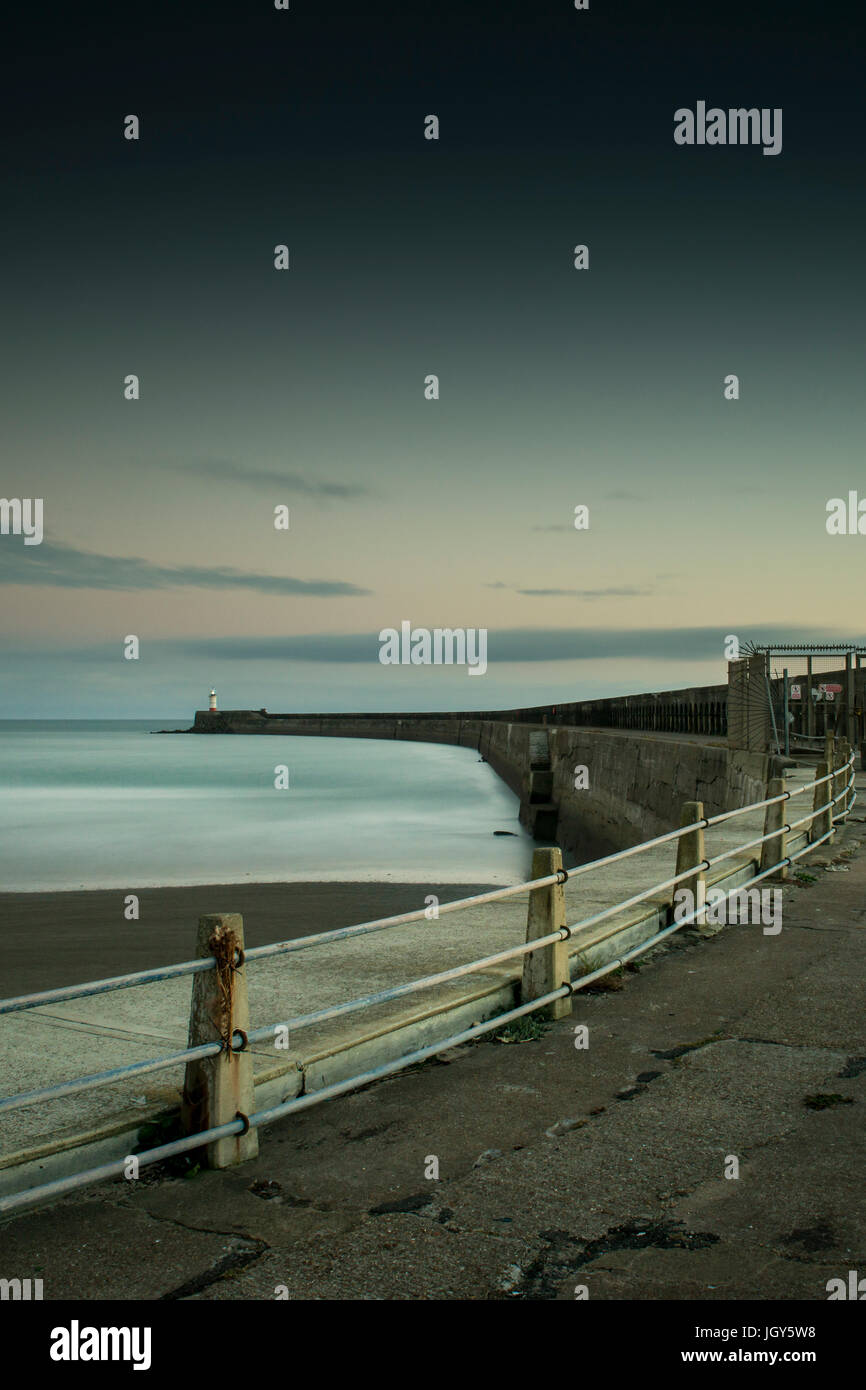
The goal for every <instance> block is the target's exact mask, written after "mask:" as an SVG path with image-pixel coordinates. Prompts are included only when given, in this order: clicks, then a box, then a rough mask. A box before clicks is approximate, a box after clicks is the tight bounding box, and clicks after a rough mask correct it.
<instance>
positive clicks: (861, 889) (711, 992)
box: [2, 775, 866, 1300]
mask: <svg viewBox="0 0 866 1390" xmlns="http://www.w3.org/2000/svg"><path fill="white" fill-rule="evenodd" d="M857 780H858V783H859V784H861V785H862V783H863V782H864V780H866V779H864V778H863V777H862V776H860V775H858V779H857ZM861 797H862V791H861ZM863 814H864V808H863V803H862V800H861V802H859V803H858V804H857V806H855V810H854V815H853V819H852V822H851V824H850V825H849V826H848V827H847V828H846V829H845V830H844V831H842V832H841V833H840V834H838V835H837V838H836V840H835V842H834V843H833V844H832V845H830V846H822V847H820V848H819V849H818V850H817V851H815V852H814V853H813V854H812V855H810V856H807V857H806V858H805V859H804V860H801V861H800V864H799V866H798V870H799V871H800V872H801V874H802V875H803V879H802V881H794V882H792V883H790V884H788V885H787V886H785V888H784V890H783V929H782V931H781V932H780V933H779V934H778V935H777V936H765V935H764V934H763V933H762V932H761V930H760V928H759V927H756V926H751V925H740V926H729V927H725V928H724V929H723V930H721V931H720V932H719V933H718V934H717V935H715V936H713V937H711V938H709V939H701V938H699V937H698V935H697V933H695V932H692V931H688V930H686V931H685V932H683V933H680V934H677V935H675V936H674V937H673V938H671V939H670V941H669V944H667V945H664V946H662V947H659V948H656V950H655V951H654V952H653V953H652V956H651V957H649V958H647V959H646V960H645V961H644V962H643V963H642V964H641V965H640V968H639V970H637V971H634V972H629V973H627V974H626V976H625V978H624V983H623V987H622V988H621V989H620V990H604V991H600V992H597V993H593V994H592V995H584V994H581V995H578V996H577V997H576V999H575V1013H574V1016H573V1018H572V1019H566V1020H563V1021H561V1022H559V1023H556V1024H553V1025H549V1026H548V1028H547V1029H546V1031H545V1032H544V1034H543V1036H542V1037H540V1038H538V1039H537V1040H535V1041H527V1042H522V1043H512V1044H511V1045H504V1044H502V1043H497V1042H493V1041H481V1042H478V1043H475V1044H472V1045H469V1046H465V1047H462V1048H460V1049H458V1050H456V1051H455V1052H451V1053H446V1054H445V1055H444V1056H442V1057H441V1058H440V1059H438V1060H437V1061H433V1062H430V1063H427V1064H424V1065H423V1066H421V1067H418V1068H415V1069H413V1071H411V1072H410V1073H408V1074H404V1075H401V1076H397V1077H394V1078H391V1079H388V1080H386V1081H383V1082H380V1083H378V1084H376V1085H374V1086H372V1087H370V1088H368V1089H367V1090H365V1091H363V1092H361V1093H356V1094H352V1095H349V1096H346V1097H343V1098H340V1099H338V1100H335V1101H332V1102H328V1103H327V1104H325V1105H322V1106H321V1107H316V1108H313V1109H312V1110H308V1111H305V1112H304V1113H302V1114H299V1115H296V1116H293V1117H290V1118H288V1119H287V1120H285V1121H282V1122H280V1123H278V1124H276V1125H274V1126H273V1127H272V1128H270V1129H268V1130H266V1131H264V1132H263V1134H262V1148H261V1153H260V1156H259V1158H258V1159H257V1160H255V1161H254V1162H252V1163H250V1164H246V1165H243V1166H242V1167H239V1168H235V1169H228V1170H224V1171H221V1172H204V1173H200V1174H199V1175H198V1176H196V1177H195V1178H193V1179H190V1180H184V1179H180V1178H170V1177H166V1176H165V1175H160V1174H147V1172H146V1170H145V1172H144V1173H143V1175H142V1177H141V1179H140V1180H139V1181H138V1182H134V1183H125V1182H123V1181H118V1182H114V1183H111V1184H104V1185H102V1186H101V1187H100V1188H97V1189H94V1190H91V1191H88V1192H84V1193H80V1194H76V1195H75V1196H72V1197H69V1198H67V1199H65V1200H64V1201H63V1202H61V1203H60V1204H58V1205H55V1206H54V1207H53V1208H51V1209H50V1210H48V1211H45V1212H41V1213H40V1212H34V1213H31V1214H27V1215H22V1216H19V1217H17V1218H15V1219H11V1220H9V1221H7V1222H5V1223H4V1225H3V1230H2V1240H3V1249H4V1262H5V1263H6V1264H8V1266H9V1269H10V1270H14V1272H15V1273H16V1274H18V1275H20V1276H21V1277H24V1276H26V1275H38V1276H40V1277H42V1278H43V1279H44V1281H45V1297H46V1298H47V1299H51V1298H79V1299H95V1298H122V1299H159V1298H170V1299H171V1298H186V1297H189V1298H204V1299H274V1298H275V1297H277V1295H278V1293H279V1294H281V1295H282V1296H285V1294H284V1293H283V1291H285V1293H287V1294H288V1296H289V1297H290V1298H292V1299H299V1298H320V1299H327V1298H338V1299H420V1300H427V1299H454V1298H471V1299H507V1298H517V1299H521V1298H522V1299H527V1300H537V1299H542V1300H546V1299H566V1300H572V1299H573V1298H574V1297H575V1288H576V1286H578V1285H582V1286H585V1287H586V1289H587V1291H588V1294H589V1297H590V1298H592V1299H633V1298H640V1299H658V1298H663V1299H664V1298H668V1299H681V1298H697V1299H706V1300H714V1299H730V1298H751V1299H766V1300H774V1299H807V1300H823V1299H826V1297H827V1293H826V1283H827V1280H828V1279H831V1278H843V1279H846V1278H847V1276H848V1271H849V1270H859V1272H860V1275H861V1276H862V1275H864V1274H866V1195H864V1190H863V1184H862V1172H863V1160H864V1148H866V1132H864V1125H863V1119H862V1110H863V1107H864V1105H866V1007H864V1006H866V854H863V853H862V845H863V842H864V839H866V826H864V819H863ZM740 819H745V818H740ZM619 887H620V891H621V890H622V888H623V887H624V884H623V883H622V882H621V883H620V885H619ZM584 901H586V899H584ZM227 906H229V904H227ZM516 916H517V914H515V922H514V923H513V928H512V931H513V933H514V934H517V933H518V929H519V923H518V921H517V920H516ZM503 932H504V928H503ZM456 944H457V943H452V946H456ZM400 949H401V950H402V949H403V948H400ZM304 954H306V953H304ZM302 958H303V956H302V957H299V958H298V959H299V960H300V959H302ZM402 963H404V964H408V963H409V962H408V961H405V962H402ZM411 963H412V967H413V969H414V968H417V965H418V961H417V959H416V958H415V956H414V955H413V957H412V962H411ZM329 978H330V977H328V976H325V975H323V976H321V977H320V978H318V979H317V980H316V984H317V988H318V986H321V987H323V988H324V987H325V985H326V984H327V983H328V979H329ZM357 983H358V981H354V980H353V987H354V985H355V984H357ZM331 984H332V987H335V982H334V981H331ZM266 988H272V985H269V986H266ZM130 997H131V996H130ZM316 997H317V998H318V996H316ZM263 1000H264V996H262V995H260V996H259V1004H261V1003H262V1002H263ZM133 1022H134V1020H133V1019H131V1018H130V1019H128V1023H129V1025H130V1028H132V1026H133ZM577 1024H584V1025H586V1026H587V1027H588V1029H589V1046H588V1048H587V1049H585V1050H579V1049H577V1048H575V1046H574V1027H575V1025H577ZM138 1026H139V1028H140V1026H141V1020H139V1025H138ZM163 1026H167V1022H166V1023H164V1024H163ZM178 1026H180V1021H179V1020H178ZM178 1040H180V1039H179V1038H178ZM732 1156H733V1157H734V1158H736V1159H737V1160H738V1162H739V1177H738V1178H736V1179H726V1177H725V1169H726V1165H727V1167H728V1168H730V1161H731V1157H732ZM431 1158H435V1159H436V1160H437V1161H438V1167H439V1177H438V1180H437V1179H434V1178H430V1177H428V1176H426V1174H427V1173H428V1172H429V1171H430V1161H431Z"/></svg>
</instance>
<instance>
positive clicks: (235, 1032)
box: [230, 1028, 250, 1052]
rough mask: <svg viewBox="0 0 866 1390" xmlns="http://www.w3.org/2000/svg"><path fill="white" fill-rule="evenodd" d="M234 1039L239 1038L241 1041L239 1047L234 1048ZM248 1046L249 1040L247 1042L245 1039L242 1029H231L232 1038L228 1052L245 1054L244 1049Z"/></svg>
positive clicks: (246, 1038)
mask: <svg viewBox="0 0 866 1390" xmlns="http://www.w3.org/2000/svg"><path fill="white" fill-rule="evenodd" d="M235 1038H240V1040H241V1045H240V1047H235ZM249 1045H250V1040H249V1038H248V1037H247V1035H246V1033H245V1032H244V1030H243V1028H235V1029H233V1031H232V1036H231V1046H230V1051H231V1052H245V1051H246V1049H247V1048H248V1047H249Z"/></svg>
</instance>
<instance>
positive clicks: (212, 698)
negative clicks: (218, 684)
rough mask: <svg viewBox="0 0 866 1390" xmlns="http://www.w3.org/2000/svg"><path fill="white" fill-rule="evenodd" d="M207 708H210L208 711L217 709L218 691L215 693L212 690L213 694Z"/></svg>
mask: <svg viewBox="0 0 866 1390" xmlns="http://www.w3.org/2000/svg"><path fill="white" fill-rule="evenodd" d="M207 707H208V709H216V707H217V703H216V691H215V690H212V691H211V693H210V696H209V698H208V702H207Z"/></svg>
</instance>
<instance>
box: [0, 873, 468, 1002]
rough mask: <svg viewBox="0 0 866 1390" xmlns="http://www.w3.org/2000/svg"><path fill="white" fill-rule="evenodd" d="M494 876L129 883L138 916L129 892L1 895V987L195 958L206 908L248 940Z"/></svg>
mask: <svg viewBox="0 0 866 1390" xmlns="http://www.w3.org/2000/svg"><path fill="white" fill-rule="evenodd" d="M491 886H492V885H490V884H456V883H447V884H442V885H440V886H439V887H437V886H436V885H435V884H429V885H428V884H425V885H422V884H417V883H363V882H362V883H241V884H225V883H223V884H212V885H204V886H202V885H196V886H195V887H191V888H142V889H140V890H136V889H135V888H130V889H129V890H127V891H128V892H130V893H136V892H137V895H138V898H139V913H140V915H139V920H138V921H137V922H128V921H126V919H125V918H124V915H123V912H124V898H125V892H121V891H119V890H115V889H110V890H97V891H83V892H62V893H0V922H2V932H3V955H2V968H0V993H2V994H3V996H5V997H10V996H12V995H17V994H29V993H32V992H34V991H37V990H43V989H57V988H59V987H60V986H61V985H69V984H77V983H80V982H83V981H86V980H93V979H101V978H103V977H105V976H110V975H123V974H126V973H128V972H130V971H133V970H147V969H152V968H153V967H155V966H159V965H169V964H173V963H175V962H176V961H181V960H189V959H191V958H192V957H193V956H194V954H195V939H196V923H197V920H198V917H199V916H200V915H201V914H203V913H206V912H240V913H242V914H243V918H244V935H245V939H246V943H247V945H248V946H262V945H265V944H266V943H268V942H271V941H285V940H289V939H290V938H293V937H297V936H308V935H310V934H311V933H313V932H319V931H329V930H331V929H332V928H334V927H346V926H351V925H352V924H353V923H355V922H365V921H370V920H371V919H373V918H376V917H386V916H390V915H391V914H394V913H399V912H409V911H411V910H413V909H415V908H420V907H423V906H424V898H425V897H426V896H427V894H429V893H436V894H437V896H438V897H439V898H440V900H441V901H442V902H447V901H449V900H453V899H455V898H463V897H468V896H469V895H470V894H472V893H482V892H485V891H486V890H487V889H488V888H490V887H491Z"/></svg>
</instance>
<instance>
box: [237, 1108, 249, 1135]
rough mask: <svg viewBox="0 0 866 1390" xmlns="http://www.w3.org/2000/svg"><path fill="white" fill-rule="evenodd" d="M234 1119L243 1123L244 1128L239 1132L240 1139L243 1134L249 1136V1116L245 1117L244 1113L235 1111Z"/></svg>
mask: <svg viewBox="0 0 866 1390" xmlns="http://www.w3.org/2000/svg"><path fill="white" fill-rule="evenodd" d="M235 1119H236V1120H242V1121H243V1126H244V1127H243V1129H242V1130H241V1132H240V1138H241V1139H243V1137H244V1135H245V1134H249V1132H250V1117H249V1115H245V1114H244V1112H243V1111H242V1110H236V1111H235Z"/></svg>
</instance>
